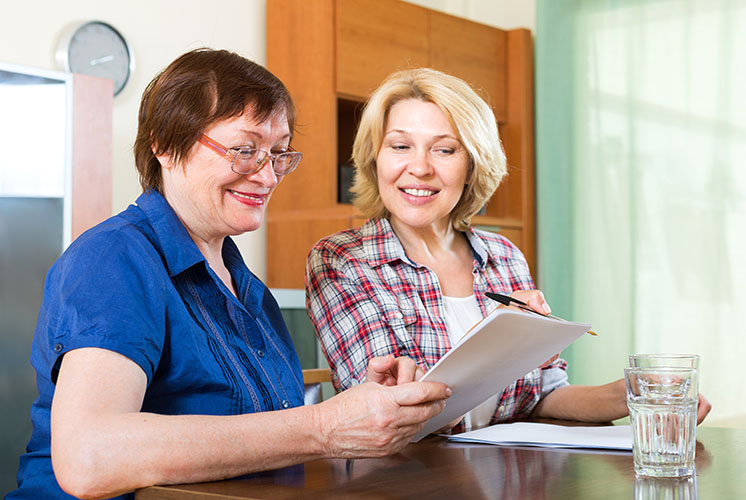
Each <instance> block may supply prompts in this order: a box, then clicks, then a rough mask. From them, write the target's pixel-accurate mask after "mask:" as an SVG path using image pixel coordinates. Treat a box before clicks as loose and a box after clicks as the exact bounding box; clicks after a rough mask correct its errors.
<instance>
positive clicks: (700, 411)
mask: <svg viewBox="0 0 746 500" xmlns="http://www.w3.org/2000/svg"><path fill="white" fill-rule="evenodd" d="M710 410H712V405H711V404H710V402H709V401H708V400H707V398H706V397H705V395H704V394H702V393H701V392H700V393H699V398H698V400H697V425H699V424H701V423H702V422H703V421H704V419H705V417H707V414H708V413H710Z"/></svg>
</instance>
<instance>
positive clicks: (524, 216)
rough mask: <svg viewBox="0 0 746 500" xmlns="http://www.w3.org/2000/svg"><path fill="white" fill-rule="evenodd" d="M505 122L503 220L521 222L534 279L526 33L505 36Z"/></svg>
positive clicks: (531, 85)
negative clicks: (506, 158)
mask: <svg viewBox="0 0 746 500" xmlns="http://www.w3.org/2000/svg"><path fill="white" fill-rule="evenodd" d="M507 50H508V79H507V89H508V95H509V96H510V99H509V100H508V115H507V117H508V119H507V122H506V124H505V127H504V136H503V143H504V145H505V152H506V154H507V157H508V165H509V167H510V176H509V177H508V179H507V182H506V183H505V185H504V186H502V187H501V188H500V189H499V190H498V193H499V197H500V198H502V199H503V200H504V203H505V209H506V212H505V214H504V215H505V216H506V217H508V218H516V219H519V220H521V221H522V222H523V227H524V231H523V234H522V238H523V245H522V246H521V250H523V253H524V254H525V255H526V260H528V263H529V265H530V266H531V271H532V273H533V274H534V275H536V272H537V269H536V222H535V221H536V200H535V178H534V168H535V167H534V65H533V50H534V49H533V38H532V36H531V32H530V31H529V30H527V29H517V30H511V31H509V32H508V45H507Z"/></svg>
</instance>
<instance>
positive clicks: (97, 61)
mask: <svg viewBox="0 0 746 500" xmlns="http://www.w3.org/2000/svg"><path fill="white" fill-rule="evenodd" d="M112 59H114V56H113V55H111V54H109V55H108V56H101V57H99V58H97V59H93V60H91V62H89V63H88V64H90V65H91V66H96V65H97V64H103V63H107V62H109V61H111V60H112Z"/></svg>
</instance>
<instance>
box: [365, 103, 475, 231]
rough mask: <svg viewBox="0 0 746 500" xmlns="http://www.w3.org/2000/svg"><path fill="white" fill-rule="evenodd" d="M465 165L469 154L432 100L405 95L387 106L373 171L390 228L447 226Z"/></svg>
mask: <svg viewBox="0 0 746 500" xmlns="http://www.w3.org/2000/svg"><path fill="white" fill-rule="evenodd" d="M468 170H469V155H468V153H467V151H466V149H465V148H464V147H463V145H462V144H461V142H460V141H459V139H458V136H457V135H456V133H455V131H454V130H453V127H452V126H451V123H450V122H449V120H448V118H447V117H446V115H445V114H444V113H443V111H441V109H440V108H439V107H438V106H437V105H435V104H433V103H431V102H424V101H421V100H419V99H406V100H404V101H399V102H398V103H396V104H394V105H393V106H392V107H391V109H390V110H389V113H388V118H387V120H386V126H385V130H384V137H383V143H382V144H381V148H380V150H379V151H378V156H377V158H376V171H377V174H378V191H379V193H380V195H381V200H382V201H383V204H384V206H385V207H386V209H387V210H388V211H389V212H390V214H391V215H390V220H391V223H392V225H393V226H394V227H395V228H396V227H397V225H400V226H406V227H408V228H411V229H415V230H427V229H431V228H432V229H436V230H440V231H443V230H448V228H449V226H450V219H451V211H452V210H453V208H454V207H455V206H456V204H457V203H458V201H459V199H460V198H461V194H462V193H463V191H464V185H465V183H466V178H467V175H468Z"/></svg>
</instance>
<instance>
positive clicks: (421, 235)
mask: <svg viewBox="0 0 746 500" xmlns="http://www.w3.org/2000/svg"><path fill="white" fill-rule="evenodd" d="M390 222H391V227H392V228H393V230H394V232H395V233H396V236H397V237H398V238H399V241H400V242H401V244H402V246H403V247H404V251H405V252H406V254H407V256H409V258H410V259H412V260H414V261H415V262H419V263H422V264H425V263H427V262H430V261H432V260H435V259H437V257H438V256H439V255H442V254H445V253H448V254H452V253H453V252H458V251H459V250H462V249H463V247H464V244H467V245H468V242H467V241H466V239H465V237H464V235H463V234H462V233H460V232H459V231H456V230H455V229H454V228H453V224H451V221H450V220H445V221H443V222H439V223H437V224H432V225H430V226H427V227H412V226H408V225H406V224H402V223H401V222H399V221H398V220H397V219H393V218H392V219H391V220H390Z"/></svg>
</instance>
